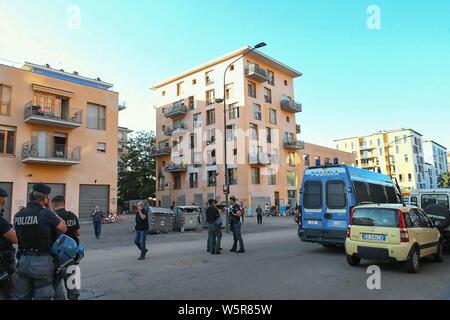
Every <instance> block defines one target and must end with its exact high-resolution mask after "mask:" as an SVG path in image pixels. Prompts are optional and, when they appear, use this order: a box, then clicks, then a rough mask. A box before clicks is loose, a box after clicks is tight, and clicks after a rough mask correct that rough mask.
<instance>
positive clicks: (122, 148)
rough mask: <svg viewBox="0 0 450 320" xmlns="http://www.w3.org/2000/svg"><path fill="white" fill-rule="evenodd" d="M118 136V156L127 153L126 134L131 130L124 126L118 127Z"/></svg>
mask: <svg viewBox="0 0 450 320" xmlns="http://www.w3.org/2000/svg"><path fill="white" fill-rule="evenodd" d="M118 130H119V132H118V138H117V152H118V153H119V158H120V156H122V155H123V154H125V153H127V144H128V135H129V134H130V133H132V132H133V130H130V129H128V128H125V127H119V128H118Z"/></svg>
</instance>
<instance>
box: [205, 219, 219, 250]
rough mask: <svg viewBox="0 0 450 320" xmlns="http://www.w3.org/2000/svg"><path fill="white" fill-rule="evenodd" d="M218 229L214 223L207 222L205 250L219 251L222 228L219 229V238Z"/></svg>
mask: <svg viewBox="0 0 450 320" xmlns="http://www.w3.org/2000/svg"><path fill="white" fill-rule="evenodd" d="M219 230H220V228H219V227H218V226H216V225H215V224H214V223H208V244H207V246H208V247H207V251H208V252H219V251H220V250H219V249H220V242H221V240H222V230H220V238H219Z"/></svg>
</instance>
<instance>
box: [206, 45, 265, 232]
mask: <svg viewBox="0 0 450 320" xmlns="http://www.w3.org/2000/svg"><path fill="white" fill-rule="evenodd" d="M264 46H266V43H264V42H260V43H258V44H257V45H255V46H254V47H253V48H248V50H247V51H246V52H245V53H244V54H242V55H240V56H239V58H237V59H236V60H234V61H233V62H231V63H230V64H229V65H228V66H227V67H226V68H225V72H224V73H223V99H216V101H215V102H216V103H222V102H223V133H224V139H223V140H224V144H223V152H224V154H223V160H224V161H223V162H224V175H225V185H224V188H223V192H224V193H225V205H226V206H227V207H228V197H229V194H230V184H229V181H228V165H227V134H226V132H227V102H226V100H227V97H226V86H227V83H226V76H227V71H228V69H229V68H230V67H231V66H232V65H233V64H234V63H236V62H237V61H239V60H240V59H242V58H243V57H245V56H246V55H248V54H249V53H250V52H252V51H254V50H256V49H259V48H262V47H264ZM226 232H227V233H229V232H230V224H229V217H228V214H227V215H226Z"/></svg>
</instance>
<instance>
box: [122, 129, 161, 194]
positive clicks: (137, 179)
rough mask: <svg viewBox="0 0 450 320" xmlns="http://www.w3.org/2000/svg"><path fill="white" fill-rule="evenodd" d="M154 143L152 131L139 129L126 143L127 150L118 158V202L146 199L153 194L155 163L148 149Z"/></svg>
mask: <svg viewBox="0 0 450 320" xmlns="http://www.w3.org/2000/svg"><path fill="white" fill-rule="evenodd" d="M155 145H156V139H155V133H154V132H153V131H149V132H148V131H139V132H137V133H136V134H134V135H133V136H132V137H131V138H130V140H129V141H128V144H127V152H126V153H125V154H123V155H122V157H121V158H120V159H119V166H118V167H119V172H118V192H119V203H123V202H124V201H128V200H138V199H139V200H141V199H148V198H149V197H153V196H154V195H155V190H156V189H155V188H156V177H155V175H156V163H155V158H154V157H151V156H150V150H151V148H153V147H154V146H155Z"/></svg>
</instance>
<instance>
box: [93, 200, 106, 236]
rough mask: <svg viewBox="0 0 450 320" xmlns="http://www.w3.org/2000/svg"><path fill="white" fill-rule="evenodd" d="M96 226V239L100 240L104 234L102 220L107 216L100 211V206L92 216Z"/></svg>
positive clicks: (96, 207)
mask: <svg viewBox="0 0 450 320" xmlns="http://www.w3.org/2000/svg"><path fill="white" fill-rule="evenodd" d="M91 216H92V222H93V224H94V232H95V238H97V239H100V235H101V233H102V220H103V217H104V216H105V214H104V213H103V212H102V211H101V210H100V207H99V206H95V210H94V211H93V212H92V214H91Z"/></svg>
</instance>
